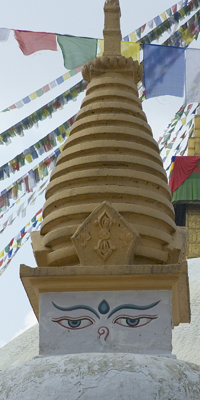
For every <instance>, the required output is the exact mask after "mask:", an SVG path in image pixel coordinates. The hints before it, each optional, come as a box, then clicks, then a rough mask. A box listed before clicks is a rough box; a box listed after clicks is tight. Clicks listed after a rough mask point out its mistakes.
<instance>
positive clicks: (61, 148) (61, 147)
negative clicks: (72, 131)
mask: <svg viewBox="0 0 200 400" xmlns="http://www.w3.org/2000/svg"><path fill="white" fill-rule="evenodd" d="M63 146H64V143H63V144H62V146H60V147H59V149H60V151H63Z"/></svg>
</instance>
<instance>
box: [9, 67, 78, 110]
mask: <svg viewBox="0 0 200 400" xmlns="http://www.w3.org/2000/svg"><path fill="white" fill-rule="evenodd" d="M81 69H82V67H78V68H76V69H73V70H71V71H68V72H66V73H65V74H63V75H61V76H59V77H58V78H57V79H55V80H54V81H52V82H50V83H48V84H47V85H45V86H43V87H42V88H40V89H38V90H36V92H34V93H31V94H30V95H29V96H26V97H24V98H23V99H21V100H19V101H17V102H16V103H15V104H12V105H11V106H9V107H7V108H5V110H3V111H1V112H6V111H11V110H15V109H18V108H22V107H23V106H25V105H26V104H28V103H30V102H31V101H33V100H36V99H37V98H38V97H41V96H43V95H44V94H45V93H47V92H49V90H52V89H54V88H55V87H57V86H58V85H61V84H62V83H63V82H65V81H66V80H67V79H70V78H71V77H72V76H74V75H76V74H78V73H79V72H80V71H81Z"/></svg>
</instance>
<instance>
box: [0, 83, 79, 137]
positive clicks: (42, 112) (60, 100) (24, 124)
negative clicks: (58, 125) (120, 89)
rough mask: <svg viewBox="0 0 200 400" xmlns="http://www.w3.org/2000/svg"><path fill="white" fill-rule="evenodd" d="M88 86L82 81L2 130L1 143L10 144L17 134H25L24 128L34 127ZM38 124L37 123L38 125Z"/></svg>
mask: <svg viewBox="0 0 200 400" xmlns="http://www.w3.org/2000/svg"><path fill="white" fill-rule="evenodd" d="M86 87H87V82H85V81H83V80H82V81H80V82H79V83H77V84H76V85H75V86H73V87H72V88H71V89H69V90H67V91H66V92H64V93H63V94H61V95H60V96H58V97H57V98H56V99H54V100H53V101H51V102H50V103H48V104H46V105H45V106H43V107H42V108H40V109H38V110H37V111H35V112H34V113H33V114H31V115H29V116H27V117H26V118H24V119H23V120H22V121H21V122H19V123H17V124H16V125H14V126H12V127H11V128H10V129H8V130H6V131H4V132H2V133H1V134H0V145H4V144H6V145H9V144H10V143H11V139H12V138H13V137H15V136H17V135H18V136H23V132H24V130H28V129H30V128H32V127H33V126H34V125H36V124H38V122H39V121H43V120H45V119H46V118H47V117H50V116H51V115H52V114H53V113H54V112H56V111H57V110H58V109H61V108H62V107H63V106H64V105H65V104H68V102H69V101H71V100H74V99H76V97H77V96H78V95H79V94H80V93H82V92H83V91H84V90H85V89H86ZM36 126H37V125H36Z"/></svg>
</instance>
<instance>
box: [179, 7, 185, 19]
mask: <svg viewBox="0 0 200 400" xmlns="http://www.w3.org/2000/svg"><path fill="white" fill-rule="evenodd" d="M178 12H179V14H180V15H181V17H185V11H184V10H183V9H182V8H180V10H179V11H178Z"/></svg>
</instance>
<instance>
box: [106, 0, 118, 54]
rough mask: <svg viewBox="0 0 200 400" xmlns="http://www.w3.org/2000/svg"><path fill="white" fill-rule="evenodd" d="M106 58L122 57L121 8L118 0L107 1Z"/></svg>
mask: <svg viewBox="0 0 200 400" xmlns="http://www.w3.org/2000/svg"><path fill="white" fill-rule="evenodd" d="M104 13H105V23H104V30H103V35H104V53H103V55H104V56H110V55H115V56H119V55H121V30H120V16H121V12H120V7H119V1H118V0H107V1H106V3H105V5H104Z"/></svg>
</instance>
